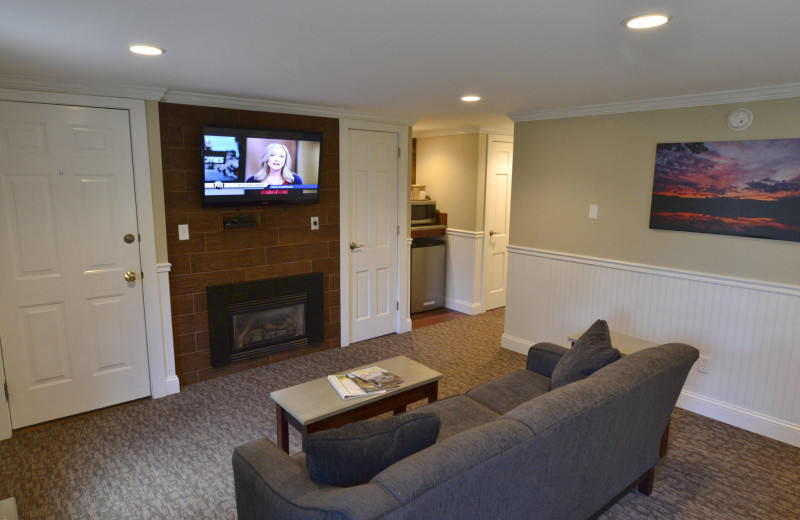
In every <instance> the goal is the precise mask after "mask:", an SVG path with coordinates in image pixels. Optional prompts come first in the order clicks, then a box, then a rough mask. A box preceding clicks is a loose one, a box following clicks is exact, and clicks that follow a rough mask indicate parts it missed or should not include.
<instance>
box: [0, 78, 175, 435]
mask: <svg viewBox="0 0 800 520" xmlns="http://www.w3.org/2000/svg"><path fill="white" fill-rule="evenodd" d="M0 100H3V101H26V102H31V103H50V104H57V105H73V106H89V107H98V108H116V109H122V110H127V111H128V113H129V115H130V125H131V146H132V160H133V180H134V185H135V189H136V193H137V194H138V196H137V197H136V215H137V223H138V226H139V235H140V242H139V254H140V256H141V267H142V291H143V293H144V315H145V316H144V318H145V328H146V330H147V356H148V360H149V364H150V392H151V396H152V397H154V398H156V397H163V396H165V395H168V394H171V393H176V392H178V391H179V389H180V386H179V384H178V379H177V377H176V375H175V356H174V351H173V341H172V322H171V320H172V311H171V309H170V300H169V286H168V285H167V286H166V287H165V284H168V277H167V276H165V275H164V273H165V272H168V271H169V264H161V265H158V264H157V262H156V238H155V220H154V216H153V197H152V187H151V182H150V162H149V152H148V139H147V117H146V110H145V103H144V101H142V100H138V99H123V98H111V97H96V96H87V95H79V94H62V93H53V92H37V91H27V90H11V89H0ZM1 297H2V295H0V298H1ZM1 355H2V338H0V356H1ZM0 368H2V360H0ZM4 383H5V372H3V371H0V384H4ZM0 395H2V394H0ZM0 401H2V402H3V403H4V404H0V439H7V438H10V437H11V433H12V432H11V414H10V410H9V406H8V402H6V401H5V396H4V395H2V397H0Z"/></svg>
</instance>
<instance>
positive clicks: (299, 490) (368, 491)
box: [233, 439, 397, 520]
mask: <svg viewBox="0 0 800 520" xmlns="http://www.w3.org/2000/svg"><path fill="white" fill-rule="evenodd" d="M233 481H234V487H235V490H236V511H237V516H238V518H239V519H242V520H243V519H247V520H268V519H274V518H280V519H281V520H301V519H303V520H305V519H319V518H353V519H357V518H377V517H380V516H383V515H385V514H387V512H388V511H390V510H391V509H393V508H395V507H396V506H397V501H396V499H394V497H392V496H390V495H389V494H388V493H387V492H386V491H385V490H384V489H382V488H381V487H380V486H378V485H377V484H374V483H371V482H370V483H367V484H362V485H360V486H353V487H349V488H339V487H334V486H328V485H326V484H318V483H316V482H314V481H313V480H311V478H310V477H309V475H308V472H307V471H306V469H305V468H304V467H303V466H301V465H300V464H298V463H297V462H295V461H294V460H292V459H291V458H289V455H288V454H286V453H285V452H284V451H283V450H281V449H280V448H278V447H277V446H276V445H275V444H274V443H272V442H271V441H269V440H268V439H259V440H256V441H252V442H248V443H247V444H242V445H241V446H237V447H236V449H235V450H234V451H233Z"/></svg>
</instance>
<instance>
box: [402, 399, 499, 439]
mask: <svg viewBox="0 0 800 520" xmlns="http://www.w3.org/2000/svg"><path fill="white" fill-rule="evenodd" d="M417 413H434V414H436V416H437V417H439V419H440V420H441V421H442V428H441V429H440V430H439V437H438V439H437V441H442V440H444V439H447V438H448V437H452V436H453V435H456V434H458V433H461V432H463V431H466V430H469V429H471V428H474V427H476V426H480V425H481V424H486V423H488V422H490V421H494V420H495V419H497V418H499V417H500V414H499V413H497V412H495V411H494V410H492V409H491V408H488V407H487V406H485V405H483V404H481V403H479V402H478V401H476V400H474V399H471V398H469V397H467V396H466V395H453V396H450V397H448V398H446V399H440V400H438V401H434V402H432V403H428V404H426V405H424V406H421V407H419V408H416V409H414V410H411V411H410V412H408V414H409V415H412V414H417Z"/></svg>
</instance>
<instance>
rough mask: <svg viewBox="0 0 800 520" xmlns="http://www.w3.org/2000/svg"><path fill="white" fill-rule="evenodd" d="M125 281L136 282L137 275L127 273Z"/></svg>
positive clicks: (130, 272)
mask: <svg viewBox="0 0 800 520" xmlns="http://www.w3.org/2000/svg"><path fill="white" fill-rule="evenodd" d="M125 281H126V282H135V281H136V273H134V272H133V271H128V272H127V273H125Z"/></svg>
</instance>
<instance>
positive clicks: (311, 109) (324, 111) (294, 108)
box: [161, 90, 414, 126]
mask: <svg viewBox="0 0 800 520" xmlns="http://www.w3.org/2000/svg"><path fill="white" fill-rule="evenodd" d="M161 101H163V102H165V103H177V104H181V105H195V106H204V107H217V108H233V109H238V110H256V111H260V112H276V113H279V114H295V115H302V116H317V117H331V118H336V119H355V120H359V121H370V122H374V123H389V124H393V125H404V126H411V125H413V124H414V121H413V120H408V119H394V118H390V117H384V116H379V115H376V114H370V113H366V112H358V111H353V110H346V109H339V108H329V107H323V106H317V105H301V104H295V103H285V102H281V101H268V100H265V99H258V98H246V97H235V96H221V95H216V94H200V93H196V92H185V91H179V90H170V91H167V93H166V94H165V95H164V97H163V98H161Z"/></svg>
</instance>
